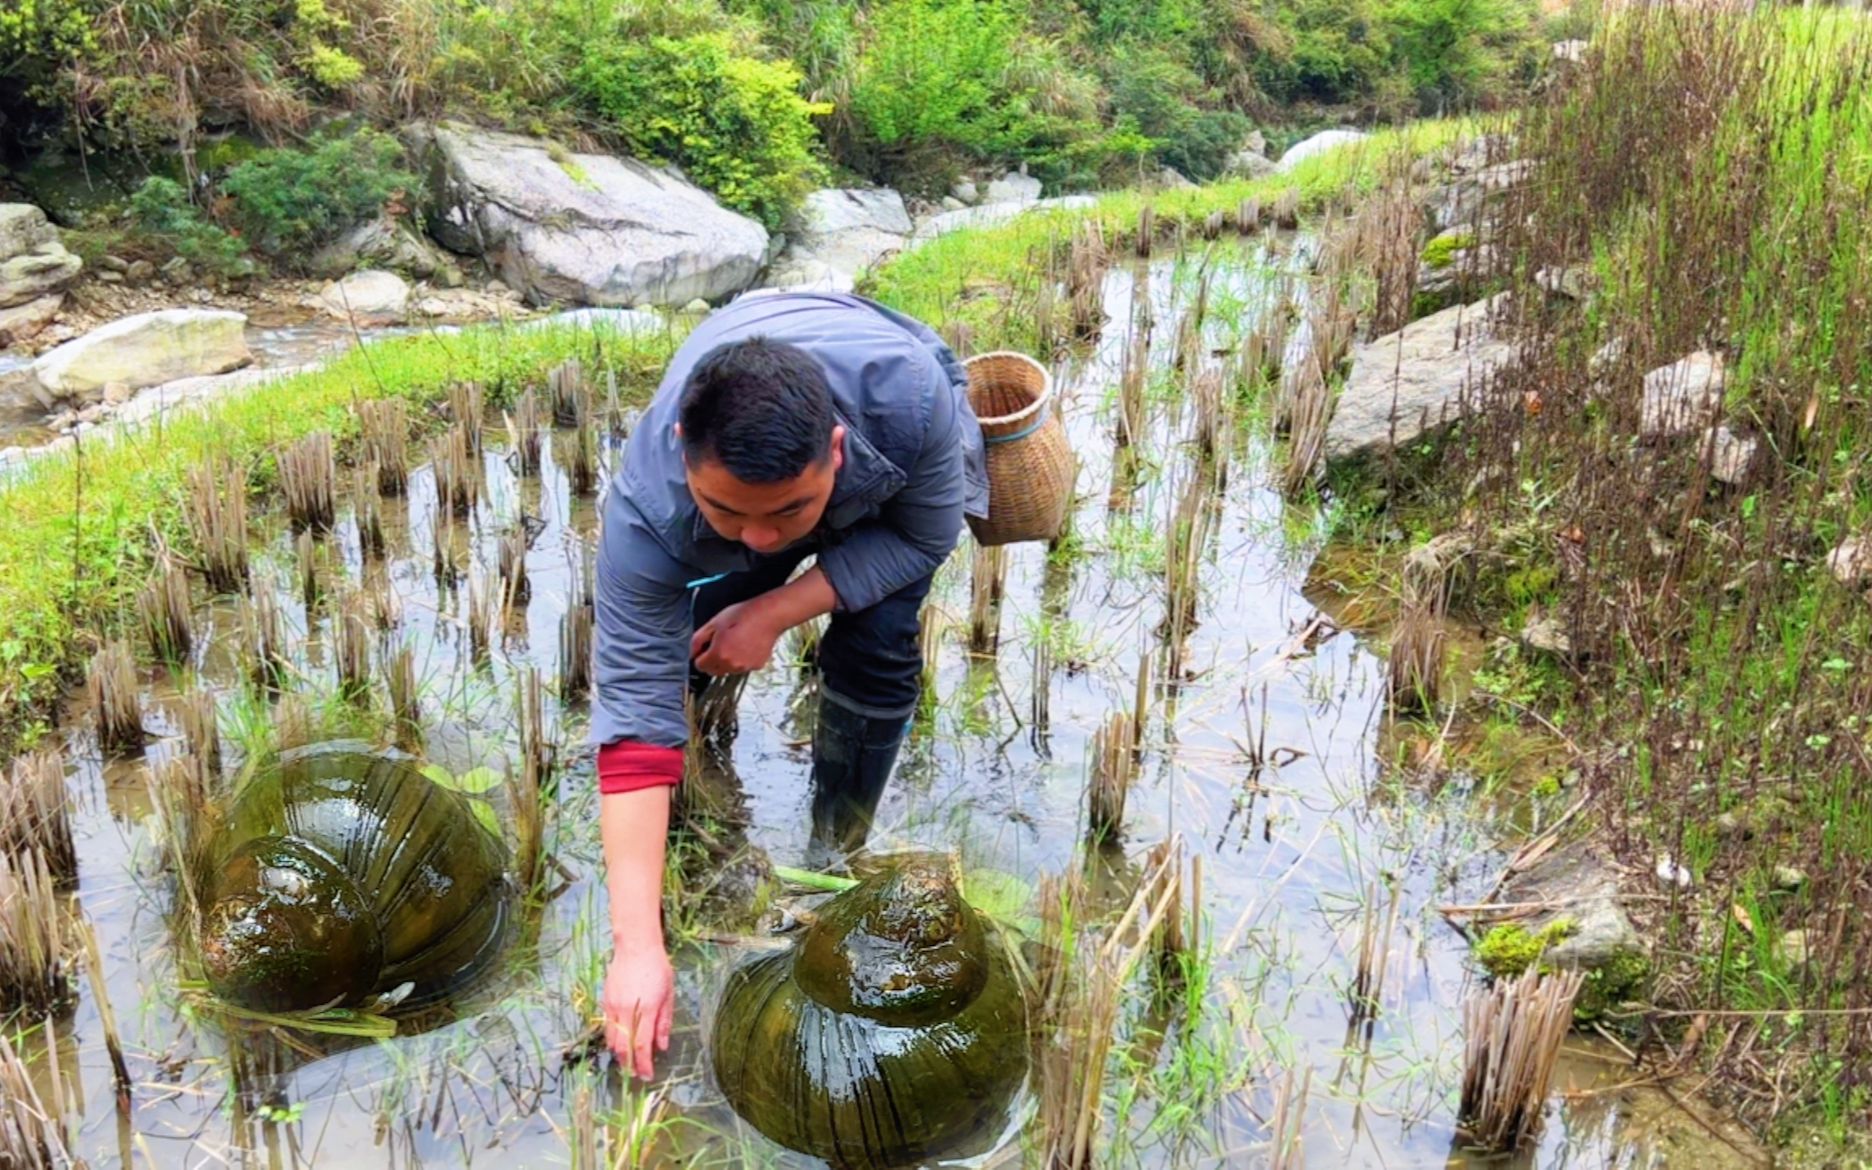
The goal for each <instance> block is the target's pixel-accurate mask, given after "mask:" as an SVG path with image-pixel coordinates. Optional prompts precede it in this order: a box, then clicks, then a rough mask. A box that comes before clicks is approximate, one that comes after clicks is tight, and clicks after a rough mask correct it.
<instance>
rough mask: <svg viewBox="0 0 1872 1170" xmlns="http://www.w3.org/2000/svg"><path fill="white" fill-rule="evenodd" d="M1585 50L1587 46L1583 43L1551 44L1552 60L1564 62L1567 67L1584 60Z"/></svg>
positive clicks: (1565, 42) (1560, 42)
mask: <svg viewBox="0 0 1872 1170" xmlns="http://www.w3.org/2000/svg"><path fill="white" fill-rule="evenodd" d="M1586 49H1587V44H1586V42H1585V41H1579V40H1572V41H1555V42H1554V43H1553V59H1554V60H1556V61H1564V62H1566V63H1567V64H1569V65H1577V64H1579V63H1580V62H1581V61H1584V60H1585V59H1586Z"/></svg>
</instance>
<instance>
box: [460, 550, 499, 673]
mask: <svg viewBox="0 0 1872 1170" xmlns="http://www.w3.org/2000/svg"><path fill="white" fill-rule="evenodd" d="M499 620H500V590H499V589H496V588H492V587H490V586H489V585H488V582H487V578H486V577H485V576H484V575H483V574H482V573H481V571H480V570H479V569H476V570H474V571H473V572H470V573H469V574H468V613H467V622H468V660H469V661H470V662H471V663H473V664H474V665H476V666H486V665H487V664H488V657H489V650H490V646H489V643H490V641H491V639H492V638H493V636H494V627H495V624H496V623H497V622H499Z"/></svg>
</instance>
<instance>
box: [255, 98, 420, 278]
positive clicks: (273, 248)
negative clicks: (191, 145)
mask: <svg viewBox="0 0 1872 1170" xmlns="http://www.w3.org/2000/svg"><path fill="white" fill-rule="evenodd" d="M402 161H403V148H402V146H401V145H399V144H398V143H397V141H396V139H394V138H391V137H390V136H389V135H387V134H384V133H381V132H379V131H376V130H368V129H365V130H359V131H357V132H356V133H354V134H348V135H343V136H336V135H328V136H324V137H320V138H317V139H315V140H314V141H313V142H312V143H311V145H310V148H309V149H306V150H296V149H292V148H288V147H282V148H277V149H273V150H263V151H261V152H259V153H258V154H256V155H255V156H254V157H253V158H250V159H248V160H247V161H246V162H243V163H240V164H239V165H237V166H236V167H234V169H232V170H231V171H229V172H228V175H227V178H225V179H223V180H222V181H221V193H222V195H224V196H226V197H227V199H228V201H229V206H228V212H227V214H228V216H229V217H230V218H231V219H232V220H233V221H234V222H235V223H236V224H238V225H239V226H240V228H241V231H242V233H243V234H244V235H245V236H246V237H247V239H248V241H249V242H250V243H251V244H252V245H253V246H254V247H255V248H256V249H258V250H259V251H261V252H263V253H265V254H267V255H269V256H274V257H280V258H284V259H286V260H288V261H289V262H291V261H292V260H294V259H295V258H298V257H303V256H306V255H309V254H310V253H311V251H312V250H313V249H315V248H317V247H318V246H319V245H321V244H325V243H329V242H330V241H331V240H333V239H335V238H336V237H337V236H338V235H339V234H340V233H342V232H343V231H344V230H345V229H346V228H349V227H352V226H353V225H355V224H358V223H361V222H363V221H364V220H366V219H369V218H370V217H372V216H374V215H376V214H377V212H378V211H379V210H381V209H382V208H383V205H384V203H385V202H386V201H388V200H389V199H390V197H391V196H392V195H394V194H396V193H397V192H398V191H400V190H407V189H408V188H410V187H412V186H414V185H415V182H416V179H415V176H414V175H411V174H410V173H409V172H408V171H405V170H403V169H402V166H401V165H400V164H401V163H402Z"/></svg>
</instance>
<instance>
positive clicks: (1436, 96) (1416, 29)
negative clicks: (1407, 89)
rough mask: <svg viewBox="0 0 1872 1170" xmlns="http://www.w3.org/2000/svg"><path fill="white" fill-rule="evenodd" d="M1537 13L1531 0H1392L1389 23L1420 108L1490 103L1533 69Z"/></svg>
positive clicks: (1400, 62) (1400, 64) (1395, 49)
mask: <svg viewBox="0 0 1872 1170" xmlns="http://www.w3.org/2000/svg"><path fill="white" fill-rule="evenodd" d="M1535 24H1536V14H1535V11H1534V6H1533V4H1532V3H1530V2H1529V0H1394V3H1392V4H1391V6H1390V7H1389V8H1388V9H1387V10H1386V12H1385V25H1386V28H1387V29H1388V32H1389V38H1390V42H1391V46H1392V50H1393V52H1394V53H1395V55H1396V58H1397V63H1398V68H1399V69H1400V70H1401V71H1402V73H1403V75H1404V77H1405V79H1406V80H1407V81H1408V82H1409V84H1410V86H1411V89H1412V91H1413V92H1414V93H1415V95H1416V97H1417V100H1418V104H1419V105H1420V106H1423V107H1425V108H1432V107H1437V106H1443V105H1450V106H1473V105H1476V104H1486V103H1489V102H1491V101H1494V100H1496V99H1499V98H1500V97H1502V96H1503V95H1504V91H1505V89H1506V87H1507V83H1508V82H1509V80H1510V79H1511V78H1512V77H1513V75H1514V74H1515V73H1516V72H1517V71H1519V70H1522V69H1526V68H1528V67H1530V66H1531V65H1532V63H1533V61H1534V60H1535V58H1534V57H1533V55H1532V54H1533V51H1534V48H1535V45H1536V43H1537V42H1536V37H1535Z"/></svg>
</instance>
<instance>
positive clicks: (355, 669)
mask: <svg viewBox="0 0 1872 1170" xmlns="http://www.w3.org/2000/svg"><path fill="white" fill-rule="evenodd" d="M370 630H371V622H370V600H369V598H368V597H366V596H365V594H364V593H363V591H362V590H355V589H353V590H346V592H345V595H344V597H343V599H342V600H341V601H340V602H339V604H338V612H337V613H335V614H333V615H332V638H333V647H334V653H333V655H332V658H333V660H334V661H335V662H336V664H337V668H338V694H339V695H340V697H342V698H343V699H344V700H345V701H346V702H349V703H355V704H357V705H359V706H364V705H366V704H368V703H369V702H370Z"/></svg>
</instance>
